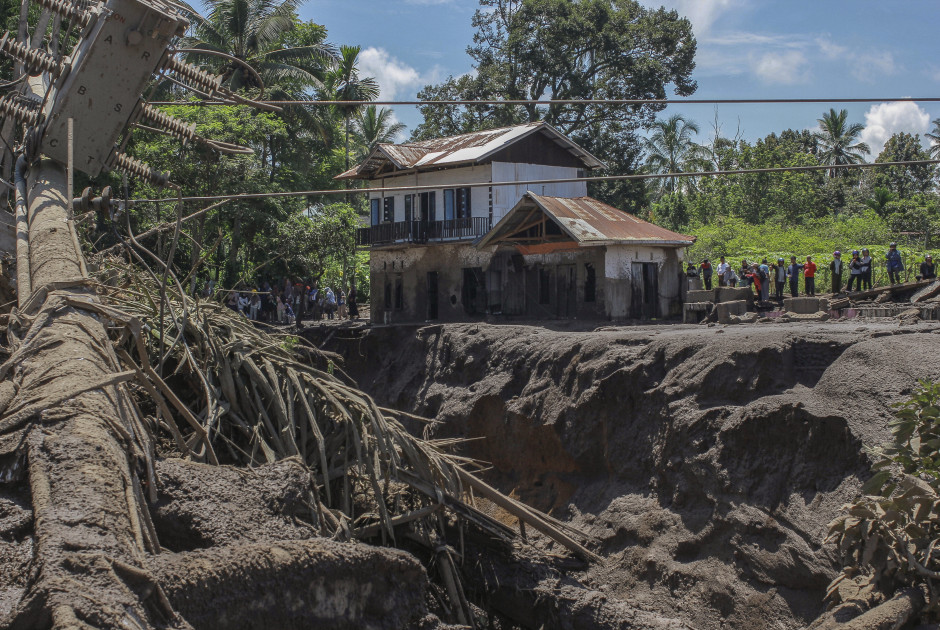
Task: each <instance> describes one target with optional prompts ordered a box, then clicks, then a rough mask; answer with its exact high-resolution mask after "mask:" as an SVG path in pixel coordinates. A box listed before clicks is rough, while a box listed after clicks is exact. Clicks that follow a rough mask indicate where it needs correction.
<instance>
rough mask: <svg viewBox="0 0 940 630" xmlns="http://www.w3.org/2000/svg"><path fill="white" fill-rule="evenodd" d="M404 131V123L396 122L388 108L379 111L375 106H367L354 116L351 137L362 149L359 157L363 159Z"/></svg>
mask: <svg viewBox="0 0 940 630" xmlns="http://www.w3.org/2000/svg"><path fill="white" fill-rule="evenodd" d="M404 130H405V125H404V123H401V122H398V121H396V120H395V118H394V112H392V110H391V109H389V108H388V107H383V108H381V109H379V108H378V107H376V106H375V105H369V106H367V107H366V108H365V109H363V110H362V111H361V112H360V113H359V115H358V116H356V121H355V123H354V127H353V136H354V138H355V140H356V142H357V143H358V144H359V145H360V146H361V147H362V151H361V155H360V156H359V157H360V158H362V157H365V154H367V153H368V152H369V151H371V150H372V149H373V148H375V145H377V144H387V143H391V142H394V141H395V138H396V136H398V134H400V133H401V132H402V131H404Z"/></svg>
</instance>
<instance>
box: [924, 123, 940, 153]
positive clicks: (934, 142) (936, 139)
mask: <svg viewBox="0 0 940 630" xmlns="http://www.w3.org/2000/svg"><path fill="white" fill-rule="evenodd" d="M924 135H925V136H927V137H928V138H929V139H930V149H929V151H930V157H931V158H932V159H934V160H940V118H934V119H933V129H932V130H931V131H930V133H925V134H924Z"/></svg>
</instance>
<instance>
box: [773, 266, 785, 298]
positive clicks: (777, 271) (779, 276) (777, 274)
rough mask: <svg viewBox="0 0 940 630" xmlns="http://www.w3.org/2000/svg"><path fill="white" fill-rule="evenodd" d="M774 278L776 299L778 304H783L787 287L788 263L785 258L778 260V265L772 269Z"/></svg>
mask: <svg viewBox="0 0 940 630" xmlns="http://www.w3.org/2000/svg"><path fill="white" fill-rule="evenodd" d="M771 270H772V272H773V276H774V289H775V293H774V298H776V300H777V301H778V302H781V303H782V302H783V288H784V287H785V286H787V263H786V262H784V260H783V258H778V259H777V264H776V265H774V266H773V267H771Z"/></svg>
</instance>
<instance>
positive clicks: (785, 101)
mask: <svg viewBox="0 0 940 630" xmlns="http://www.w3.org/2000/svg"><path fill="white" fill-rule="evenodd" d="M255 102H257V103H264V104H266V105H314V106H317V107H319V106H324V105H325V106H330V105H336V106H360V105H402V106H404V105H416V106H422V105H763V104H782V105H793V104H799V103H940V96H926V97H923V98H915V97H910V96H904V97H901V98H683V99H668V98H626V99H617V98H597V99H519V100H500V99H493V100H487V99H483V100H455V101H317V100H309V101H255ZM150 104H151V105H238V103H235V102H234V101H224V100H223V101H215V100H201V101H153V102H151V103H150Z"/></svg>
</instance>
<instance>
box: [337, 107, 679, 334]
mask: <svg viewBox="0 0 940 630" xmlns="http://www.w3.org/2000/svg"><path fill="white" fill-rule="evenodd" d="M601 167H603V164H602V163H601V161H600V160H598V159H597V158H596V157H594V156H593V155H591V154H590V153H589V152H587V151H585V150H584V149H583V148H581V147H579V146H578V145H577V144H575V143H574V142H572V141H571V140H570V139H568V138H567V137H565V136H564V135H563V134H561V133H560V132H559V131H557V130H556V129H554V128H553V127H552V126H551V125H548V124H546V123H541V122H538V123H530V124H525V125H518V126H515V127H505V128H501V129H489V130H486V131H479V132H475V133H469V134H463V135H459V136H453V137H448V138H437V139H434V140H424V141H420V142H411V143H405V144H394V145H393V144H379V145H377V146H376V147H375V148H374V149H373V150H372V151H371V153H370V154H369V155H368V157H366V159H365V160H364V161H363V162H362V163H361V164H359V165H357V166H356V167H354V168H352V169H350V170H349V171H347V172H346V173H343V174H341V175H339V176H338V179H362V180H365V181H366V183H367V186H368V187H369V188H375V189H386V188H395V189H399V190H395V191H390V192H384V193H383V192H382V191H381V190H378V191H375V192H370V193H369V206H370V214H371V217H370V218H371V225H370V227H367V228H361V229H360V230H359V233H358V237H357V238H358V244H359V245H360V246H361V247H368V248H369V250H370V280H371V287H370V289H371V305H370V306H371V318H372V321H373V322H376V323H391V322H414V321H426V320H440V321H463V320H469V319H476V318H483V317H484V316H506V317H517V318H528V319H549V318H579V319H598V320H602V319H627V318H634V319H650V318H657V317H663V316H670V315H677V314H680V313H681V309H682V300H683V295H684V293H683V291H684V287H685V282H683V281H682V276H683V271H684V268H683V254H684V250H685V248H686V247H688V246H690V245H691V244H692V242H693V238H692V237H690V236H685V235H682V234H677V233H675V232H671V231H669V230H666V229H664V228H661V227H659V226H657V225H653V224H651V223H648V222H646V221H643V220H641V219H638V218H637V217H635V216H633V215H630V214H628V213H625V212H622V211H620V210H617V209H616V208H613V207H611V206H609V205H607V204H604V203H602V202H600V201H598V200H596V199H592V198H590V197H588V196H587V183H586V182H584V181H583V180H581V181H555V180H578V178H581V177H583V176H584V174H585V173H586V172H588V171H590V170H592V169H597V168H601Z"/></svg>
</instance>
